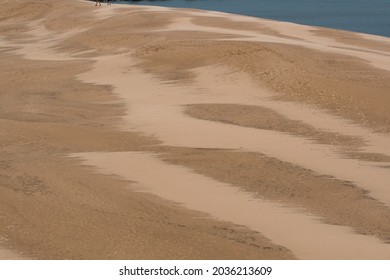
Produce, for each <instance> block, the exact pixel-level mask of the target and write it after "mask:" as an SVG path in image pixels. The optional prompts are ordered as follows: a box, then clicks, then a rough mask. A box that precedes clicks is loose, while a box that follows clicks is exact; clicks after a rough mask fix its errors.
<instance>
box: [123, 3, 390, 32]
mask: <svg viewBox="0 0 390 280" xmlns="http://www.w3.org/2000/svg"><path fill="white" fill-rule="evenodd" d="M118 4H119V5H133V6H135V7H137V6H147V7H150V6H155V5H156V4H154V3H153V4H146V5H145V2H140V3H137V2H135V3H134V2H127V3H126V2H125V1H122V3H118ZM297 4H298V3H297ZM244 5H245V3H244ZM298 5H299V4H298ZM156 6H158V4H157V5H156ZM161 7H164V8H173V9H193V10H199V11H201V12H215V13H222V14H223V13H225V14H236V15H241V16H244V17H249V18H251V17H252V18H257V19H265V20H271V21H276V22H289V23H294V24H298V25H306V26H312V27H315V28H321V29H331V30H337V31H346V32H351V33H361V34H366V35H373V36H380V37H386V38H389V37H390V34H384V33H383V31H382V32H381V33H379V34H378V33H372V32H368V31H367V32H365V31H362V30H361V28H358V29H360V30H357V29H356V27H354V29H352V28H345V26H344V28H343V27H341V26H339V27H338V26H332V24H329V22H328V23H322V24H316V23H315V22H308V21H307V20H306V21H302V20H299V19H295V20H294V18H291V17H290V18H288V17H287V18H284V17H283V16H281V15H280V13H279V15H278V16H277V17H276V18H275V15H274V17H272V16H267V14H262V15H257V14H254V13H248V12H247V11H242V12H241V13H240V12H239V13H237V12H236V11H229V10H226V9H222V10H218V8H215V9H214V10H213V9H211V10H209V9H206V8H201V7H196V6H191V4H190V7H180V6H178V7H175V6H169V5H164V4H163V5H162V6H161ZM355 12H356V11H355ZM301 16H303V17H304V16H306V17H307V14H306V15H305V14H302V15H301ZM351 16H352V18H351V17H349V20H350V21H353V20H354V19H355V18H353V15H351ZM344 17H345V15H344ZM333 20H335V18H333ZM336 20H337V19H336ZM355 20H356V19H355ZM360 21H361V20H360ZM365 26H366V25H365Z"/></svg>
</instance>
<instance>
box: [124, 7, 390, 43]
mask: <svg viewBox="0 0 390 280" xmlns="http://www.w3.org/2000/svg"><path fill="white" fill-rule="evenodd" d="M127 3H130V4H131V5H156V6H165V7H178V8H194V9H203V10H213V11H221V12H228V13H234V14H242V15H248V16H255V17H260V18H268V19H275V20H281V21H289V22H295V23H300V24H306V25H313V26H322V27H329V28H335V29H343V30H350V31H356V32H362V33H369V34H376V35H381V36H386V37H390V0H143V1H142V0H141V1H136V2H134V1H133V2H127Z"/></svg>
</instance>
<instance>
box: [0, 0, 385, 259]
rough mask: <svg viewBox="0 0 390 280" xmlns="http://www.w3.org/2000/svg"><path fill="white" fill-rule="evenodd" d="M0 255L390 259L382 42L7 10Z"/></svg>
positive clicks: (47, 7)
mask: <svg viewBox="0 0 390 280" xmlns="http://www.w3.org/2000/svg"><path fill="white" fill-rule="evenodd" d="M3 2H6V3H2V9H1V10H0V67H1V71H0V259H373V260H375V259H387V260H388V259H390V110H389V106H390V39H389V38H385V37H380V36H373V35H368V34H359V33H352V32H346V31H338V30H331V29H325V28H315V27H310V26H302V25H297V24H292V23H285V22H276V21H271V20H263V19H256V18H251V17H245V16H238V15H230V14H224V13H219V12H207V11H196V10H190V9H168V8H161V7H146V6H136V7H134V6H131V5H115V4H113V5H111V6H106V5H105V4H103V5H102V6H100V7H95V5H94V2H90V1H78V0H72V1H59V0H37V1H33V2H32V3H29V4H27V5H26V1H24V0H13V1H11V0H6V1H3Z"/></svg>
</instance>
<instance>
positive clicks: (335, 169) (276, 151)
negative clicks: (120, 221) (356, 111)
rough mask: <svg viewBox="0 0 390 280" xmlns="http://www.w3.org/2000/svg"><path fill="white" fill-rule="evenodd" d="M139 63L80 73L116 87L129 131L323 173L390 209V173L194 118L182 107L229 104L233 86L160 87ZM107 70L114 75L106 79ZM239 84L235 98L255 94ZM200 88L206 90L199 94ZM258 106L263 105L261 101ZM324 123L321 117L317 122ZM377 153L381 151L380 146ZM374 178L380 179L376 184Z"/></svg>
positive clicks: (283, 137) (301, 143)
mask: <svg viewBox="0 0 390 280" xmlns="http://www.w3.org/2000/svg"><path fill="white" fill-rule="evenodd" d="M134 64H135V63H134V62H133V61H132V59H131V58H130V57H128V56H123V55H122V56H119V55H118V56H107V57H100V58H99V59H98V60H97V62H96V64H95V67H94V69H92V70H91V71H89V72H87V73H83V74H81V75H79V78H80V79H81V80H83V81H86V82H90V83H97V84H111V85H113V86H114V88H115V92H117V93H118V94H119V95H120V96H121V97H122V98H124V100H125V101H126V102H127V105H128V115H127V116H126V117H125V120H126V121H127V127H128V128H130V129H132V130H136V131H142V132H144V133H146V134H147V135H153V136H155V137H157V138H158V139H160V140H162V141H163V142H164V143H165V144H167V145H171V146H177V147H195V148H224V149H241V150H244V151H254V152H260V153H263V154H265V155H267V156H270V157H275V158H278V159H281V160H283V161H287V162H290V163H293V164H296V165H299V166H303V167H305V168H308V169H310V170H313V171H315V172H318V173H320V174H327V175H331V176H333V177H335V178H338V179H341V180H346V181H351V182H353V183H355V184H356V185H357V186H359V187H361V188H363V189H365V190H368V191H369V192H370V195H371V196H372V197H373V198H375V199H377V200H379V201H381V202H383V203H385V204H386V205H390V192H389V189H388V182H390V173H389V172H388V170H386V169H383V168H381V167H377V166H375V164H373V163H370V162H363V161H359V160H356V159H346V158H342V157H340V155H338V154H336V152H335V151H334V150H333V148H332V147H329V146H325V145H318V144H316V143H313V141H310V140H307V139H302V138H300V137H295V136H291V135H287V134H284V133H280V132H275V131H269V130H260V129H253V128H248V127H240V126H235V125H229V124H222V123H215V122H210V121H204V120H197V119H192V118H190V117H188V116H186V115H185V114H184V113H183V108H182V106H181V105H185V104H194V103H205V102H207V103H211V102H214V101H215V102H216V103H220V102H221V101H224V102H226V97H227V96H229V95H226V93H228V92H229V89H228V88H227V87H229V85H232V84H229V83H225V85H226V88H223V87H222V88H221V91H218V92H215V91H213V89H215V88H214V87H213V83H211V84H210V83H204V84H203V83H202V84H200V85H195V86H193V87H185V88H184V87H179V86H175V87H173V86H169V85H164V84H161V83H160V82H159V81H157V80H156V79H154V78H153V77H152V76H151V75H148V74H145V73H142V72H141V71H139V70H138V69H136V68H135V67H134V66H130V65H134ZM107 71H108V72H109V73H111V74H112V76H110V77H106V73H107ZM234 80H236V81H237V80H240V83H239V84H237V85H236V86H235V87H236V88H234V87H233V88H231V90H232V91H231V94H233V95H235V94H236V92H237V90H236V89H237V87H239V88H240V90H239V92H245V91H246V90H247V89H248V91H249V92H252V94H253V90H252V91H251V89H250V86H249V87H248V83H245V82H243V80H242V76H238V77H237V76H233V81H234ZM199 88H201V89H202V90H201V91H200V92H199V90H198V89H199ZM240 98H244V97H243V96H240ZM257 102H259V104H261V100H258V101H257ZM300 113H301V114H303V115H302V119H310V117H311V116H310V115H306V116H305V115H304V110H301V111H300ZM319 120H320V118H318V119H317V121H319ZM340 130H341V129H340ZM387 143H389V142H387ZM378 149H379V150H382V148H381V146H379V148H378ZM374 150H376V149H374ZM302 155H305V156H302ZM319 159H321V160H319ZM372 178H376V180H375V181H373V180H372Z"/></svg>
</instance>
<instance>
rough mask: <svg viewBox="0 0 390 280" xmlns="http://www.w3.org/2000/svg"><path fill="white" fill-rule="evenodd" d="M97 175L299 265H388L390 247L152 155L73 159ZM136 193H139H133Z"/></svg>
mask: <svg viewBox="0 0 390 280" xmlns="http://www.w3.org/2000/svg"><path fill="white" fill-rule="evenodd" d="M73 156H75V157H78V158H81V159H83V161H84V163H85V164H87V165H92V166H96V167H97V168H98V171H99V172H103V173H107V174H115V175H119V176H121V177H123V178H125V179H127V180H131V181H136V182H137V183H138V184H139V187H143V188H145V191H147V192H151V193H153V194H156V195H158V196H159V197H162V198H165V199H167V200H170V201H173V202H175V203H180V204H183V205H184V206H186V207H188V208H189V209H194V210H198V211H203V212H206V213H208V214H210V215H211V216H212V217H215V218H218V219H222V220H225V221H230V222H233V223H235V224H239V225H245V226H248V227H249V228H251V229H253V230H256V231H258V232H260V233H262V234H264V236H266V237H267V238H269V239H270V240H271V241H272V242H274V243H276V244H279V245H282V246H285V247H287V248H289V249H291V250H292V251H293V252H294V253H295V254H296V255H297V257H298V258H301V259H388V258H390V245H388V244H384V243H381V242H380V241H379V240H378V239H377V238H375V237H371V236H364V235H358V234H355V233H353V232H352V231H351V230H350V229H349V228H347V227H342V226H332V225H326V224H321V223H319V222H318V221H317V218H316V217H314V216H308V215H305V214H302V213H300V212H299V211H297V210H292V209H287V208H284V207H283V206H282V205H279V204H277V203H272V202H269V201H265V200H261V199H255V198H253V197H252V195H251V194H250V193H245V192H241V191H239V190H238V189H237V188H234V187H233V186H230V185H228V184H224V183H220V182H218V181H214V180H212V179H210V178H207V177H204V176H202V175H197V174H194V173H192V172H191V171H190V170H188V169H187V168H184V167H179V166H174V165H168V164H166V163H165V162H163V161H162V160H159V159H158V158H157V157H156V155H155V154H148V153H137V152H123V153H81V154H75V155H73ZM137 189H138V190H139V191H140V190H141V189H140V188H137Z"/></svg>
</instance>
